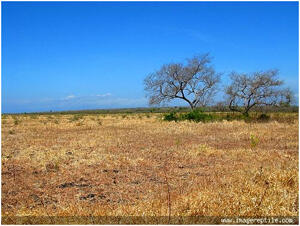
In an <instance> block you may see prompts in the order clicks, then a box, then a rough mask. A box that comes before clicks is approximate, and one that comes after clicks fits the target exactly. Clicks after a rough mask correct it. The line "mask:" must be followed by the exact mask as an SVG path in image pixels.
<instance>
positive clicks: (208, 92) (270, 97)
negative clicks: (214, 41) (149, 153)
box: [144, 53, 294, 115]
mask: <svg viewBox="0 0 300 226" xmlns="http://www.w3.org/2000/svg"><path fill="white" fill-rule="evenodd" d="M278 74H279V71H278V70H266V71H258V72H254V73H238V72H232V73H230V74H229V78H230V80H231V81H230V84H228V85H227V86H225V89H223V90H221V89H220V88H219V84H220V81H221V76H222V73H219V72H216V71H215V69H214V67H213V66H212V65H211V57H210V56H209V54H208V53H206V54H203V55H199V56H195V57H193V58H190V59H187V62H186V64H183V63H170V64H165V65H162V67H161V68H160V69H159V70H158V71H156V72H154V73H151V74H149V75H148V76H147V77H146V78H145V80H144V85H145V91H146V96H147V97H148V99H149V104H150V105H160V104H164V103H167V102H170V101H171V100H174V99H180V100H182V101H185V102H186V103H188V104H189V106H190V108H191V109H192V110H193V109H195V108H197V107H207V106H211V105H213V103H214V97H215V95H216V93H217V92H218V91H223V92H224V100H223V101H222V102H219V103H218V104H217V105H216V107H219V108H220V109H221V108H224V107H226V110H228V109H229V110H231V111H235V112H240V113H242V114H243V115H248V114H249V111H250V110H253V109H258V108H262V107H274V106H276V107H280V108H284V107H289V106H291V104H292V102H293V100H294V96H293V93H292V91H291V90H290V89H289V88H283V81H282V80H279V79H278V78H277V76H278ZM266 109H267V108H266ZM223 110H225V109H223Z"/></svg>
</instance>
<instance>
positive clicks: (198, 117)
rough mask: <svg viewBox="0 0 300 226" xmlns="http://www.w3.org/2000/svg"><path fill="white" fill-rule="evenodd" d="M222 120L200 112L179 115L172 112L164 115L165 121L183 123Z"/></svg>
mask: <svg viewBox="0 0 300 226" xmlns="http://www.w3.org/2000/svg"><path fill="white" fill-rule="evenodd" d="M219 119H220V118H219V117H218V116H217V115H212V114H207V113H203V112H202V111H200V110H194V111H191V112H187V113H182V114H178V113H176V112H170V113H168V114H165V115H164V120H166V121H175V122H177V121H182V120H189V121H194V122H212V121H217V120H219Z"/></svg>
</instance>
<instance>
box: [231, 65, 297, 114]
mask: <svg viewBox="0 0 300 226" xmlns="http://www.w3.org/2000/svg"><path fill="white" fill-rule="evenodd" d="M277 75H278V70H269V71H262V72H255V73H252V74H238V73H236V72H232V73H231V74H230V78H231V80H232V83H231V85H229V86H228V87H226V94H227V96H228V105H229V109H230V110H231V111H238V112H241V113H243V114H244V115H248V112H249V110H250V109H251V108H252V107H254V106H279V105H286V104H288V105H289V104H290V103H291V102H292V99H293V93H292V92H291V90H290V89H283V88H282V85H283V81H281V80H278V79H277Z"/></svg>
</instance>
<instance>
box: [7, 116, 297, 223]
mask: <svg viewBox="0 0 300 226" xmlns="http://www.w3.org/2000/svg"><path fill="white" fill-rule="evenodd" d="M159 117H160V116H159V115H155V114H151V116H150V117H149V116H146V115H143V116H141V115H129V116H126V117H124V116H122V115H107V116H105V117H104V116H101V115H91V116H84V117H82V118H80V117H79V118H74V116H72V115H52V116H51V117H49V116H42V115H40V116H37V117H30V116H15V117H12V116H6V117H5V118H4V119H3V118H2V156H1V159H2V215H3V216H168V215H169V214H170V215H171V216H298V215H299V209H298V189H299V187H298V121H297V120H296V121H295V122H294V123H286V122H282V123H280V122H274V121H273V122H269V123H253V124H249V123H244V122H238V121H233V122H226V121H224V122H216V123H206V124H203V123H193V122H179V123H175V122H164V121H162V120H160V119H159ZM253 140H254V141H255V143H254V144H253V142H254V141H253ZM29 223H30V222H29ZM51 223H55V222H51Z"/></svg>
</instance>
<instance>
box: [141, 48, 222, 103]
mask: <svg viewBox="0 0 300 226" xmlns="http://www.w3.org/2000/svg"><path fill="white" fill-rule="evenodd" d="M210 62H211V59H210V57H209V54H204V55H200V56H195V57H193V58H191V59H188V60H187V64H186V65H183V64H181V63H173V64H165V65H163V66H162V67H161V69H160V70H159V71H157V72H154V73H152V74H149V75H148V76H147V77H146V78H145V80H144V84H145V91H146V92H147V97H149V104H150V105H155V104H157V105H158V104H161V103H164V102H168V101H171V100H173V99H182V100H184V101H186V102H187V103H188V104H189V105H190V107H191V108H192V109H194V108H195V107H197V106H205V105H207V104H208V103H209V102H210V101H211V100H212V98H213V96H214V94H215V93H216V88H217V84H218V83H219V82H220V74H218V73H216V72H215V70H214V68H213V67H212V66H211V65H210Z"/></svg>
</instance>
